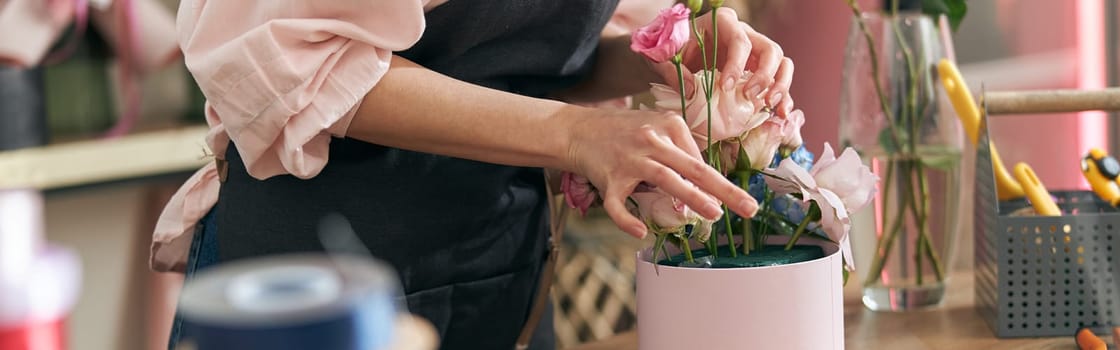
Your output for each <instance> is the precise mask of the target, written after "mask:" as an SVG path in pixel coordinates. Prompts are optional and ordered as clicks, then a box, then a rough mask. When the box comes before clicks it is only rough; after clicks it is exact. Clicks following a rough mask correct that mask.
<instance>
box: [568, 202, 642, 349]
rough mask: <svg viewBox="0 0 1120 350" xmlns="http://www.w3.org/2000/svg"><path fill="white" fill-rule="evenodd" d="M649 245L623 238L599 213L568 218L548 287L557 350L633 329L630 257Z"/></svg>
mask: <svg viewBox="0 0 1120 350" xmlns="http://www.w3.org/2000/svg"><path fill="white" fill-rule="evenodd" d="M648 245H649V244H648V242H645V241H643V240H637V239H634V238H633V237H630V236H628V235H626V234H625V233H622V232H621V231H620V230H618V229H617V228H616V227H615V226H614V224H613V223H612V222H611V221H610V219H608V218H607V217H606V216H605V215H603V214H602V213H601V212H590V213H588V216H587V217H585V218H579V217H578V215H577V216H575V217H573V218H571V219H569V221H568V224H567V229H566V231H565V233H564V242H563V248H562V249H561V250H560V258H559V260H558V263H557V270H556V280H555V281H554V284H553V287H552V297H553V302H554V303H555V304H554V305H555V313H554V319H553V321H554V323H555V328H556V340H557V343H558V346H559V347H560V348H567V347H572V346H575V345H578V344H582V343H585V342H590V341H596V340H600V339H604V338H609V337H611V336H613V335H615V334H617V333H620V332H624V331H628V330H631V329H633V328H634V327H635V325H636V320H637V318H636V310H637V300H636V298H635V294H634V290H635V288H634V274H635V265H634V252H636V251H638V250H639V249H641V248H642V247H643V246H648Z"/></svg>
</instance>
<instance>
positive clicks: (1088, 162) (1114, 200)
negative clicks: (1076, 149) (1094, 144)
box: [1081, 148, 1120, 206]
mask: <svg viewBox="0 0 1120 350" xmlns="http://www.w3.org/2000/svg"><path fill="white" fill-rule="evenodd" d="M1106 158H1108V154H1107V153H1105V152H1104V150H1102V149H1100V148H1092V149H1090V150H1089V153H1088V154H1086V155H1085V158H1082V159H1081V174H1082V175H1084V176H1085V181H1088V182H1089V187H1091V188H1092V189H1093V192H1095V193H1096V194H1097V196H1100V197H1101V199H1103V200H1105V201H1106V202H1108V203H1109V204H1112V205H1114V206H1116V205H1118V204H1120V185H1117V182H1116V180H1120V179H1116V180H1114V179H1111V178H1109V177H1108V176H1107V175H1106V174H1105V172H1104V171H1101V169H1100V166H1099V165H1098V164H1100V162H1101V161H1104V160H1105V159H1106Z"/></svg>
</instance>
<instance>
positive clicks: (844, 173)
mask: <svg viewBox="0 0 1120 350" xmlns="http://www.w3.org/2000/svg"><path fill="white" fill-rule="evenodd" d="M824 145H825V148H824V152H823V153H822V154H821V158H820V159H817V162H816V164H814V165H813V169H812V172H811V173H812V174H813V178H814V179H816V180H817V186H820V187H821V188H826V189H829V190H831V191H832V192H833V193H836V195H837V196H838V197H840V200H842V201H843V202H844V207H845V208H847V209H848V212H849V213H853V212H855V211H857V210H860V209H861V208H863V207H864V206H865V205H867V204H868V203H871V200H872V199H874V198H875V183H876V182H878V181H879V178H878V177H876V176H875V175H874V174H872V173H871V171H870V170H869V169H868V168H867V166H866V165H863V162H862V161H861V160H860V158H859V155H858V154H856V151H855V150H853V149H852V148H851V147H849V148H846V149H844V153H841V154H840V158H836V156H835V155H834V153H833V152H832V147H830V146H829V145H828V143H825V144H824Z"/></svg>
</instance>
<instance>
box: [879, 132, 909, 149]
mask: <svg viewBox="0 0 1120 350" xmlns="http://www.w3.org/2000/svg"><path fill="white" fill-rule="evenodd" d="M908 141H909V137H908V136H907V134H906V132H905V131H904V130H899V131H898V142H900V143H902V144H901V145H899V144H896V143H895V138H894V136H892V134H891V128H883V130H882V131H879V146H880V147H883V151H884V152H886V153H887V154H895V153H899V152H900V151H901V150H902V146H905V145H906V143H907V142H908Z"/></svg>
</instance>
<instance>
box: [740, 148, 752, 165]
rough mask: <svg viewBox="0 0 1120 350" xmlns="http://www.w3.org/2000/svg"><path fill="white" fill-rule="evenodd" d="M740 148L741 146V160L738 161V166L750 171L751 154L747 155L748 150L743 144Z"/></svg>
mask: <svg viewBox="0 0 1120 350" xmlns="http://www.w3.org/2000/svg"><path fill="white" fill-rule="evenodd" d="M738 148H739V161H738V162H737V165H738V166H737V168H738V170H745V171H749V170H750V169H752V168H751V156H749V155H747V150H744V149H743V147H742V146H740V147H738Z"/></svg>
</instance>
